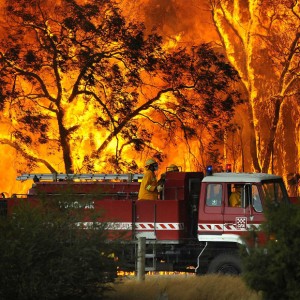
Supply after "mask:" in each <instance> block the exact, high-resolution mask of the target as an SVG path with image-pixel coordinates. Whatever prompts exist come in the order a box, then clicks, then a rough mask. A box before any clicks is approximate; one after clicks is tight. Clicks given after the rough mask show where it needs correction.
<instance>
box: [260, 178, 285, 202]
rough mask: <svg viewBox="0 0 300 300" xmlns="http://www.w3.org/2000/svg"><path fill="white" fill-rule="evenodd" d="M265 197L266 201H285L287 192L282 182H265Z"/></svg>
mask: <svg viewBox="0 0 300 300" xmlns="http://www.w3.org/2000/svg"><path fill="white" fill-rule="evenodd" d="M262 188H263V193H264V198H265V199H266V201H275V202H285V201H286V193H285V191H284V188H283V184H281V183H280V182H263V184H262Z"/></svg>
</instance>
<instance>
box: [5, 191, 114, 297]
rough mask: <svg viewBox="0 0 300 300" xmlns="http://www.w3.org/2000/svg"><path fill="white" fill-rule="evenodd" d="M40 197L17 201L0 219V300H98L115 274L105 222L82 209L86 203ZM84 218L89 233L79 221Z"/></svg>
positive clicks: (68, 197) (67, 197)
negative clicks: (86, 218)
mask: <svg viewBox="0 0 300 300" xmlns="http://www.w3.org/2000/svg"><path fill="white" fill-rule="evenodd" d="M38 197H39V201H38V202H37V201H36V202H35V201H33V198H32V199H31V200H32V201H22V199H18V200H19V201H18V205H17V206H16V207H15V209H14V210H13V214H11V215H9V216H6V217H4V216H1V218H0V232H1V234H0V251H1V256H0V284H1V289H0V298H1V299H3V300H6V299H22V300H23V299H24V300H26V299H28V300H29V299H30V300H34V299H47V300H49V299H102V296H103V293H104V292H105V291H106V290H107V289H108V286H107V284H106V283H108V282H113V281H114V279H115V278H116V276H117V274H116V265H115V263H114V261H113V258H112V253H114V249H116V248H114V246H116V243H113V242H112V243H107V231H106V230H105V223H97V222H96V219H97V217H99V215H98V214H95V213H94V212H93V210H92V209H90V210H89V211H88V213H87V212H86V211H85V210H84V207H85V205H86V204H87V203H88V201H89V199H76V202H74V195H72V194H69V193H68V192H66V193H65V194H63V195H61V196H56V197H55V196H52V198H51V199H46V198H44V196H43V195H39V196H38ZM35 200H36V199H35ZM11 201H13V200H11ZM29 203H31V205H29ZM75 204H76V205H75ZM79 204H80V205H79ZM84 217H90V221H91V222H90V225H89V227H88V229H87V228H84V227H83V226H82V223H78V221H81V220H83V218H84Z"/></svg>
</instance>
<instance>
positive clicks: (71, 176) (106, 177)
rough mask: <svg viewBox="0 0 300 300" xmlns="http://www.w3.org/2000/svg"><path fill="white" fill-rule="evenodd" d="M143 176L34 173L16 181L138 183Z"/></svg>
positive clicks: (131, 174)
mask: <svg viewBox="0 0 300 300" xmlns="http://www.w3.org/2000/svg"><path fill="white" fill-rule="evenodd" d="M143 176H144V174H133V173H126V174H58V173H44V174H43V173H35V174H22V175H20V176H18V177H17V180H18V181H25V180H28V179H32V180H33V181H41V180H46V181H49V180H52V181H62V180H63V181H64V180H104V181H105V180H122V181H128V182H133V181H138V180H140V179H142V178H143Z"/></svg>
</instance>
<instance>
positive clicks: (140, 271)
mask: <svg viewBox="0 0 300 300" xmlns="http://www.w3.org/2000/svg"><path fill="white" fill-rule="evenodd" d="M145 252H146V238H145V237H139V238H138V253H137V280H138V281H144V280H145V256H146V255H145Z"/></svg>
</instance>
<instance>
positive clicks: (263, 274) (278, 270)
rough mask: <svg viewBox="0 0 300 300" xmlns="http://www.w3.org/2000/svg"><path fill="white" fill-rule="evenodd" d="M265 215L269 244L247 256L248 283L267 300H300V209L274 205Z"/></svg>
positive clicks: (252, 250)
mask: <svg viewBox="0 0 300 300" xmlns="http://www.w3.org/2000/svg"><path fill="white" fill-rule="evenodd" d="M265 214H266V219H267V221H266V222H265V224H264V225H263V228H262V229H263V232H264V233H265V235H266V237H267V243H266V244H265V245H262V246H260V247H257V248H253V249H251V251H250V255H249V256H248V255H245V256H244V267H245V274H244V279H245V281H246V283H247V284H248V285H249V287H250V288H251V289H253V290H256V291H262V293H263V298H264V299H267V300H272V299H274V300H275V299H276V300H278V299H299V298H300V287H299V280H300V253H299V249H300V236H299V231H300V207H299V206H298V205H285V204H277V205H274V204H273V205H271V204H270V205H268V209H266V211H265Z"/></svg>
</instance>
